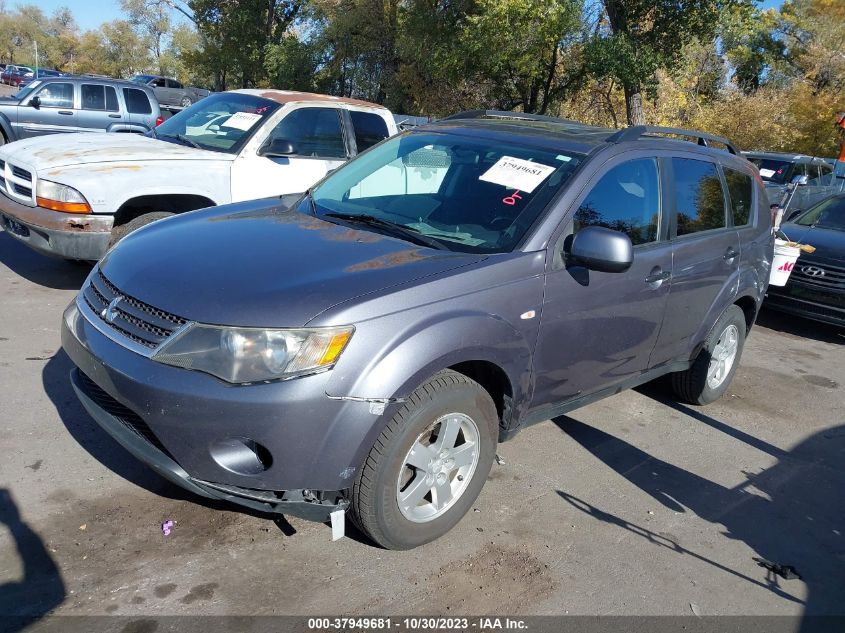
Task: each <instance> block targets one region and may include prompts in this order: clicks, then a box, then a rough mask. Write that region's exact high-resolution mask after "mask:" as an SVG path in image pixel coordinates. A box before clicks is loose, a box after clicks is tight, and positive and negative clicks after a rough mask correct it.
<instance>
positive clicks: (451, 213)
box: [312, 131, 581, 253]
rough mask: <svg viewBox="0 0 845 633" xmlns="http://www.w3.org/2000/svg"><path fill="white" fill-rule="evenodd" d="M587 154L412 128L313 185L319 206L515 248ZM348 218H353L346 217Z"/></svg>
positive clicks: (468, 242) (460, 244) (480, 248)
mask: <svg viewBox="0 0 845 633" xmlns="http://www.w3.org/2000/svg"><path fill="white" fill-rule="evenodd" d="M580 158H581V156H580V155H577V154H570V153H567V152H560V151H556V150H549V149H539V148H536V147H532V146H531V145H528V144H525V145H523V144H520V143H519V142H501V141H492V140H486V139H477V138H469V137H465V136H461V135H459V134H451V133H449V134H444V133H432V132H429V133H426V132H422V131H419V132H412V133H405V134H403V135H400V136H397V137H393V138H392V139H388V140H386V141H384V142H383V143H381V144H380V145H377V146H376V147H374V148H373V149H371V150H369V151H367V152H366V153H364V154H362V155H361V156H360V157H358V158H357V159H355V160H353V161H351V162H349V163H347V164H346V165H344V166H343V167H341V168H339V169H338V170H337V171H336V172H334V173H333V174H332V175H331V176H329V177H328V178H327V179H326V180H325V181H324V182H323V184H321V185H320V186H319V187H317V188H316V189H315V190H314V191H313V192H312V199H313V202H314V205H315V210H316V213H317V214H318V215H319V216H320V217H322V218H324V219H326V220H328V221H330V222H336V223H338V222H339V223H344V222H347V221H348V222H349V223H350V225H351V226H354V227H355V228H363V229H364V230H367V228H370V229H372V230H375V231H381V232H388V233H391V231H390V230H389V229H390V225H392V226H393V227H394V228H395V229H396V230H394V231H392V233H393V234H394V235H396V236H400V235H401V234H404V235H405V236H406V237H408V238H411V239H409V241H414V240H413V236H412V235H410V233H411V232H413V233H415V234H417V236H418V238H419V239H418V240H417V241H419V242H426V243H429V244H430V243H434V244H438V245H439V246H440V247H441V248H444V249H448V250H455V251H463V252H476V253H479V252H481V253H502V252H507V251H510V250H512V249H513V248H514V247H515V246H516V245H517V244H518V243H519V242H520V240H521V239H522V238H523V236H524V235H525V234H526V233H527V232H528V230H529V229H530V228H531V225H532V224H533V223H534V221H535V220H536V219H537V217H538V216H539V215H540V214H541V213H542V211H543V210H544V209H545V208H546V206H547V205H548V203H549V201H550V200H551V199H552V198H553V197H554V196H555V194H557V193H558V192H559V191H561V190H562V189H563V187H565V186H566V182H567V181H568V179H569V177H570V176H571V175H572V173H573V172H574V171H575V167H576V166H577V165H578V163H579V162H580ZM344 218H348V219H346V220H345V219H344Z"/></svg>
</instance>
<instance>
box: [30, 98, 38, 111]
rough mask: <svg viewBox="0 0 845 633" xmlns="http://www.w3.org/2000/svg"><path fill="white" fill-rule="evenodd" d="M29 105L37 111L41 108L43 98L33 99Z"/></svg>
mask: <svg viewBox="0 0 845 633" xmlns="http://www.w3.org/2000/svg"><path fill="white" fill-rule="evenodd" d="M29 105H31V106H32V107H33V108H35V109H36V110H37V109H38V108H40V107H41V97H33V98H32V99H30V100H29Z"/></svg>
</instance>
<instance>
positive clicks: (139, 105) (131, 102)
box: [123, 88, 153, 114]
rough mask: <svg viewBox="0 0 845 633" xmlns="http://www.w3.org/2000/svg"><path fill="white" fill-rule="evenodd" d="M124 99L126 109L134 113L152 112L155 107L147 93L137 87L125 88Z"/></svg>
mask: <svg viewBox="0 0 845 633" xmlns="http://www.w3.org/2000/svg"><path fill="white" fill-rule="evenodd" d="M123 99H124V100H125V101H126V109H127V110H128V111H129V112H130V113H132V114H152V112H153V108H152V106H151V105H150V100H149V99H147V93H145V92H144V91H143V90H138V89H136V88H124V89H123Z"/></svg>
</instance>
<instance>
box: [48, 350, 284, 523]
mask: <svg viewBox="0 0 845 633" xmlns="http://www.w3.org/2000/svg"><path fill="white" fill-rule="evenodd" d="M72 368H73V363H72V362H71V360H70V358H69V357H68V355H67V354H65V352H64V350H62V349H59V351H58V352H56V354H55V355H54V356H53V357H52V358H50V360H49V361H47V363H46V365H45V366H44V369H43V371H42V373H41V381H42V383H43V386H44V391H45V392H46V393H47V396H48V397H49V398H50V400H51V401H52V402H53V405H54V406H55V407H56V411H57V412H58V414H59V417H60V418H61V420H62V423H63V424H64V425H65V428H66V429H67V430H68V433H70V435H71V437H73V439H74V440H76V442H77V443H78V444H79V445H80V446H81V447H82V448H84V449H85V450H86V451H87V452H88V454H89V455H91V457H93V458H94V459H96V460H97V461H98V462H100V463H101V464H102V465H103V466H105V467H106V468H108V469H109V470H111V471H112V472H113V473H114V474H116V475H117V476H118V477H121V478H123V479H125V480H127V481H129V482H131V483H133V484H135V485H136V486H139V487H141V488H143V489H144V490H147V491H148V492H152V493H153V494H155V495H159V496H161V497H165V498H167V499H175V500H180V501H190V502H192V503H196V504H198V505H201V506H203V507H206V508H210V509H215V510H229V511H232V510H235V511H238V512H241V513H243V514H247V515H250V516H255V517H260V518H264V519H270V520H274V522H276V524H277V525H278V527H279V529H280V530H281V531H282V533H284V534H286V535H288V536H289V535H291V534H292V533H293V532H294V531H295V530H293V528H292V527H289V525H288V524H287V522H286V521H285V520H284V519H282V520H281V521H280V520H278V519H279V515H276V514H268V513H264V512H259V511H257V510H252V509H250V508H245V507H243V506H239V505H237V504H232V503H228V502H226V501H217V500H214V499H208V498H206V497H201V496H199V495H195V494H192V493H190V492H188V491H187V490H184V489H182V488H180V487H179V486H177V485H175V484H173V483H171V482H169V481H168V480H167V479H164V478H163V477H161V476H159V475H158V474H157V473H156V472H155V471H154V470H152V469H151V468H150V467H149V466H147V465H145V464H143V463H142V462H140V461H138V460H137V459H136V458H135V457H134V456H133V455H132V454H131V453H129V452H128V451H127V450H126V449H124V448H123V447H122V446H121V445H120V444H118V443H117V442H116V441H115V440H114V439H113V438H112V437H111V436H110V435H109V434H108V433H106V432H105V431H104V430H103V429H101V428H100V426H99V425H98V424H97V423H96V422H95V421H94V420H93V419H92V418H91V416H90V415H88V412H87V411H86V410H85V408H84V407H83V406H82V404H81V403H80V402H79V399H78V398H77V397H76V393H75V392H74V391H73V387H72V386H71V383H70V370H71V369H72Z"/></svg>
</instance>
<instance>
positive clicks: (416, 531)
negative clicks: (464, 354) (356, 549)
mask: <svg viewBox="0 0 845 633" xmlns="http://www.w3.org/2000/svg"><path fill="white" fill-rule="evenodd" d="M497 429H498V415H497V413H496V407H495V405H494V404H493V400H492V399H491V398H490V395H489V394H488V393H487V392H486V391H485V390H484V388H483V387H481V385H479V384H478V383H477V382H475V381H474V380H471V379H470V378H468V377H466V376H464V375H463V374H459V373H457V372H454V371H448V370H447V371H443V372H440V373H438V374H437V375H436V376H434V377H433V378H431V379H430V380H429V381H427V382H426V383H425V384H423V385H422V386H421V387H419V388H418V389H417V390H416V391H414V393H413V394H411V396H410V397H409V398H408V401H407V402H406V403H405V405H404V406H403V407H402V409H400V410H399V411H398V412H397V413H396V415H394V416H393V419H391V421H390V422H389V423H388V425H387V427H386V428H385V429H384V431H382V433H381V435H380V436H379V438H378V439H377V440H376V442H375V445H374V446H373V448H372V449H371V450H370V454H369V455H368V456H367V459H366V461H365V462H364V466H363V467H362V468H361V470H360V472H359V473H358V476H357V477H356V479H355V483H354V485H353V487H352V507H351V518H352V520H353V521H354V522H355V524H356V525H357V526H358V527H359V528H360V529H361V531H363V532H364V533H365V534H366V535H367V536H368V537H369V538H370V539H372V540H373V541H375V542H376V543H377V544H378V545H381V546H382V547H384V548H387V549H412V548H414V547H418V546H419V545H423V544H424V543H428V542H430V541H433V540H435V539H437V538H439V537H441V536H443V535H444V534H446V532H448V531H449V530H451V529H452V528H453V527H454V526H455V525H456V524H457V523H458V521H460V520H461V518H462V517H463V516H464V514H466V512H467V511H468V510H469V509H470V507H471V506H472V504H473V503H474V502H475V500H476V498H477V497H478V494H479V493H480V492H481V488H482V487H483V486H484V482H485V481H486V479H487V475H488V474H489V472H490V467H491V466H492V464H493V458H494V457H495V454H496V437H497Z"/></svg>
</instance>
